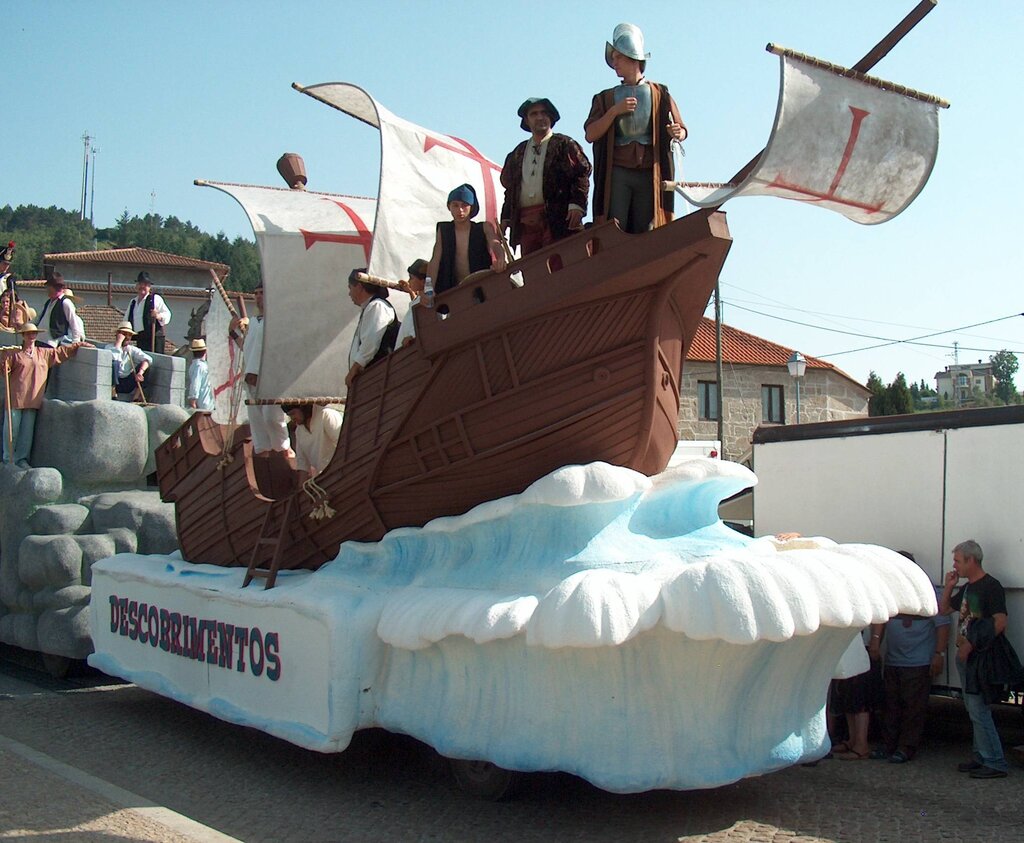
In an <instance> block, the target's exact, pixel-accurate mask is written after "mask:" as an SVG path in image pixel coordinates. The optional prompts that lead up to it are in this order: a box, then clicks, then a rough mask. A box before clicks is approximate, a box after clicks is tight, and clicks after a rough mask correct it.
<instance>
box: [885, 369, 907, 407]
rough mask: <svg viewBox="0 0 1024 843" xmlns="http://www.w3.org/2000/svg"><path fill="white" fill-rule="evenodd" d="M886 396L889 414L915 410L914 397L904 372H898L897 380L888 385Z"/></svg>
mask: <svg viewBox="0 0 1024 843" xmlns="http://www.w3.org/2000/svg"><path fill="white" fill-rule="evenodd" d="M885 397H886V410H887V412H886V415H887V416H898V415H902V414H903V413H912V412H914V399H913V398H912V397H911V395H910V388H909V387H908V386H907V378H906V376H905V375H904V374H903V372H898V373H897V374H896V378H895V380H893V382H892V383H891V384H889V386H887V387H886V389H885Z"/></svg>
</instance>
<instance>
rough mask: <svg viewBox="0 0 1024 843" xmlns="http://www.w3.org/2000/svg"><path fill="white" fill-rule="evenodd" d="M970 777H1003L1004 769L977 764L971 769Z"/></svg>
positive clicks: (1004, 775) (1004, 776)
mask: <svg viewBox="0 0 1024 843" xmlns="http://www.w3.org/2000/svg"><path fill="white" fill-rule="evenodd" d="M971 778H972V779H1005V778H1006V770H995V769H993V768H992V767H984V766H982V765H981V764H979V765H978V769H977V770H971Z"/></svg>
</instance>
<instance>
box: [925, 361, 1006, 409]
mask: <svg viewBox="0 0 1024 843" xmlns="http://www.w3.org/2000/svg"><path fill="white" fill-rule="evenodd" d="M996 383H997V381H996V379H995V377H994V376H993V374H992V363H991V361H989V362H988V363H983V362H982V361H981V360H979V361H978V362H977V363H957V364H956V365H953V366H946V370H945V371H944V372H936V373H935V391H936V392H938V393H939V397H940V398H942V400H943V401H953V402H954V403H955V404H956V406H958V407H963V406H967V405H970V404H972V403H973V402H974V395H975V393H978V394H980V395H986V396H991V395H994V394H995V391H996Z"/></svg>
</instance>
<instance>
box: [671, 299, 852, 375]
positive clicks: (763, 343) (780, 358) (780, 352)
mask: <svg viewBox="0 0 1024 843" xmlns="http://www.w3.org/2000/svg"><path fill="white" fill-rule="evenodd" d="M793 351H794V349H792V348H786V347H785V346H784V345H778V344H777V343H773V342H769V341H768V340H766V339H763V338H761V337H758V336H755V335H754V334H748V333H747V332H746V331H741V330H740V329H739V328H733V327H732V326H731V325H726V324H725V323H724V322H723V323H722V362H723V363H726V364H729V365H743V366H783V367H784V366H785V365H786V363H787V362H789V358H790V355H791V354H792V353H793ZM804 357H805V358H806V359H807V368H808V369H829V370H831V371H833V372H835V373H836V374H837V375H841V376H842V377H844V378H846V379H847V380H850V381H852V382H853V383H856V384H857V385H858V386H860V387H862V388H863V387H864V385H863V384H861V383H859V382H858V381H856V380H854V378H852V377H850V375H848V374H846V372H844V371H843V370H842V369H840V368H838V367H836V366H834V365H832V364H831V363H829V362H828V361H826V360H820V359H818V358H817V357H811V356H810V355H809V354H805V355H804ZM686 359H687V360H692V361H695V362H702V363H713V362H714V361H715V320H714V319H708V318H707V317H706V316H705V317H702V318H701V321H700V325H698V326H697V334H696V336H694V338H693V344H692V345H691V346H690V350H689V351H688V352H687V354H686Z"/></svg>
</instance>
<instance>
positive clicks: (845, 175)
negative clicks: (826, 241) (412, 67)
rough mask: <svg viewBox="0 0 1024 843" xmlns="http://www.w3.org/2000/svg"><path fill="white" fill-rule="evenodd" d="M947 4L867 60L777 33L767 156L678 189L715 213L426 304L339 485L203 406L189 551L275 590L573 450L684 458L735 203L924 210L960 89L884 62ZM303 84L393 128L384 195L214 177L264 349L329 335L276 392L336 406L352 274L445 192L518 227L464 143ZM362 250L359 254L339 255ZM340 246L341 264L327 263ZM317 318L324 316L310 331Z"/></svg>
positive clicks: (168, 477)
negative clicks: (250, 268) (699, 346)
mask: <svg viewBox="0 0 1024 843" xmlns="http://www.w3.org/2000/svg"><path fill="white" fill-rule="evenodd" d="M933 5H934V2H933V0H922V2H921V3H919V4H918V6H917V7H915V9H914V10H913V11H912V12H911V13H910V14H909V15H908V16H907V17H906V18H905V19H904V20H903V21H902V22H901V23H900V25H898V26H897V27H896V28H894V29H893V30H892V32H890V33H889V35H887V36H886V38H884V39H883V40H882V41H881V42H880V43H879V44H878V45H877V46H876V47H875V48H874V49H872V50H871V51H870V52H869V53H868V54H867V55H866V56H865V57H864V58H863V59H862V60H861V61H860V62H858V63H857V64H856V65H854V66H853V67H852V68H849V69H847V68H843V67H840V66H838V65H834V64H831V63H829V62H824V61H821V60H819V59H815V58H812V57H810V56H806V55H803V54H799V53H795V52H793V51H790V50H785V49H782V48H778V47H775V46H774V45H769V50H770V51H771V52H773V53H775V54H776V55H778V56H779V57H780V62H781V68H782V82H781V84H782V89H781V91H780V95H779V105H778V110H777V113H776V119H775V124H774V126H773V129H772V133H771V135H770V137H769V140H768V143H767V145H766V147H765V148H764V150H763V151H762V152H761V153H759V154H758V156H756V157H755V158H754V159H753V160H752V161H751V162H750V164H748V165H747V166H745V167H744V168H742V169H741V170H740V171H739V172H738V173H737V175H736V176H735V177H734V178H733V179H732V180H731V181H730V182H728V183H725V184H717V183H693V184H676V183H665V185H664V188H665V189H672V188H674V189H676V190H677V191H679V192H680V193H682V194H683V195H685V196H686V197H687V199H688V200H689V201H690V202H691V204H693V205H694V206H696V207H698V208H699V210H697V211H695V212H693V213H690V214H688V215H686V216H683V217H681V218H679V219H677V220H675V221H672V222H670V223H669V224H667V225H665V226H663V227H661V228H657V229H654V230H652V231H649V232H646V233H643V234H637V235H630V234H625V233H623V232H622V231H620V230H619V228H618V226H617V225H616V224H615V223H614V222H608V223H603V224H600V225H597V226H595V227H593V228H590V229H588V230H586V231H584V232H581V233H579V234H576V235H574V236H572V237H570V238H568V239H566V240H563V241H560V242H558V243H555V244H554V245H552V246H549V247H547V248H546V249H543V250H541V251H539V252H536V253H534V254H531V255H529V256H528V257H525V258H523V259H521V260H518V261H515V262H513V263H512V264H511V265H510V266H509V267H508V269H507V270H506V271H504V272H488V273H483V274H481V275H480V277H471V279H467V283H464V284H463V285H461V286H459V287H457V288H455V289H453V290H450V291H448V292H446V293H444V294H442V295H440V296H438V297H437V301H436V307H435V309H433V310H431V309H427V308H424V307H417V308H415V311H416V312H415V315H413V314H412V313H410V314H409V315H408V316H406V318H415V319H416V329H417V330H416V333H417V338H416V340H415V342H414V343H413V344H412V345H411V346H409V347H407V348H403V349H399V350H397V351H396V352H394V353H392V354H391V355H389V356H388V357H386V358H384V359H383V360H381V361H379V362H378V363H376V364H374V365H372V366H371V367H369V368H368V369H367V370H366V371H365V372H363V373H362V374H361V375H360V376H359V378H358V379H357V380H356V382H355V384H354V386H353V388H352V389H351V390H350V392H349V394H348V396H347V403H346V410H345V418H344V424H343V427H342V432H341V438H340V441H339V444H338V447H337V450H336V452H335V454H334V458H333V459H332V461H331V462H330V464H329V465H328V466H327V468H326V469H324V471H323V472H322V473H321V474H319V475H318V476H317V477H316V484H317V486H318V487H319V490H312V491H310V490H309V488H308V486H307V488H306V489H305V490H304V489H299V488H296V486H295V485H294V481H292V484H291V485H289V483H288V482H285V483H284V484H283V489H284V491H281V489H282V484H281V483H279V482H277V480H276V479H275V477H273V476H263V477H258V476H257V471H256V469H255V468H254V463H253V459H252V453H251V444H250V442H249V440H248V438H247V436H246V435H245V429H244V428H242V429H241V431H239V432H238V434H237V435H235V436H233V437H232V436H230V435H229V432H228V431H227V429H226V428H225V426H224V425H223V424H220V423H218V422H217V421H215V420H214V418H213V417H212V416H211V415H210V414H204V413H196V414H195V415H193V416H192V417H191V418H190V419H189V421H188V422H186V423H185V424H184V425H183V426H182V428H181V429H180V430H178V431H177V432H176V433H175V434H173V435H172V436H171V437H170V438H169V439H168V440H167V441H166V442H165V443H164V444H163V445H162V446H161V447H160V449H159V450H158V452H157V470H158V474H159V484H160V491H161V495H162V496H163V498H164V500H166V501H173V502H174V504H175V507H176V513H177V525H178V535H179V539H180V544H181V551H182V554H183V556H184V558H185V559H187V560H189V561H191V562H195V563H212V564H216V565H230V566H248V567H249V576H247V577H246V583H248V582H249V580H250V579H251V578H252V577H253V576H263V577H264V578H266V579H267V585H268V587H269V586H270V585H272V584H273V582H274V578H275V576H276V572H277V571H278V570H279V569H293V568H306V569H316V568H318V567H319V566H321V565H323V564H324V563H326V562H328V561H330V560H331V559H333V558H334V557H335V556H336V555H337V552H338V548H339V546H340V544H341V543H342V542H344V541H350V540H355V541H376V540H379V539H380V538H381V537H382V536H383V535H384V534H385V533H386V532H387V531H389V530H391V529H394V528H396V527H404V526H419V525H423V524H425V523H426V522H428V521H430V520H431V519H434V518H438V517H441V516H446V515H455V514H459V513H463V512H466V511H467V510H469V509H470V508H472V507H473V506H475V505H477V504H479V503H482V502H484V501H489V500H494V499H497V498H501V497H503V496H506V495H512V494H515V493H518V492H522V491H523V490H524V489H525V488H526V487H527V486H528V485H529V484H530V483H532V482H533V481H535V480H537V479H539V478H540V477H542V476H544V475H545V474H547V473H549V472H551V471H553V470H555V469H557V468H559V467H561V466H564V465H568V464H580V463H589V462H593V461H605V462H608V463H612V464H616V465H621V466H626V467H628V468H632V469H635V470H637V471H640V472H643V473H645V474H648V475H653V474H656V473H658V472H660V471H662V470H663V469H664V468H665V466H666V464H667V462H668V459H669V457H670V455H671V453H672V451H673V450H674V447H675V445H676V439H677V433H676V430H677V417H678V412H679V397H680V383H681V377H682V370H683V363H684V360H685V357H686V352H687V349H688V348H689V346H690V343H691V341H692V339H693V336H694V333H695V331H696V329H697V325H698V323H699V321H700V318H701V315H702V314H703V312H704V310H705V307H706V305H707V302H708V299H709V297H710V294H711V292H712V291H713V289H714V286H715V281H716V279H717V277H718V273H719V271H720V269H721V267H722V264H723V261H724V260H725V257H726V254H727V252H728V249H729V245H730V238H729V233H728V228H727V226H726V223H725V217H724V215H723V214H722V213H721V212H720V211H719V210H718V208H719V206H720V205H721V204H722V203H723V202H724V201H726V200H727V199H729V198H732V197H735V196H743V195H748V196H749V195H762V196H766V195H767V196H775V197H778V198H785V199H791V200H796V201H801V202H806V203H810V204H812V205H814V206H815V207H819V208H824V209H827V210H831V211H834V212H837V213H840V214H843V215H844V216H846V217H848V218H849V219H851V220H854V221H856V222H859V223H863V224H876V223H880V222H885V221H886V220H889V219H891V218H892V217H894V216H895V215H897V214H899V213H900V212H902V211H903V210H904V209H905V208H906V207H907V206H908V205H909V204H910V203H911V202H912V201H913V200H914V198H915V197H916V196H917V195H918V193H919V192H920V190H921V189H922V188H923V186H924V184H925V182H926V181H927V180H928V177H929V175H930V173H931V170H932V167H933V165H934V162H935V157H936V154H937V149H938V108H941V107H946V106H947V105H948V104H947V103H945V102H944V101H943V100H941V99H939V98H937V97H933V96H930V95H927V94H922V93H919V92H917V91H913V90H911V89H909V88H906V87H904V86H902V85H897V84H894V83H890V82H885V81H884V80H880V79H877V78H875V77H870V76H867V75H865V74H866V73H867V71H868V70H870V69H871V67H872V66H873V65H874V64H875V63H876V62H877V61H878V60H879V59H881V58H882V57H883V56H884V55H885V54H886V53H887V52H888V51H889V50H890V49H891V48H892V47H893V46H894V45H895V44H896V43H897V42H898V41H899V40H900V39H901V38H902V37H903V36H904V35H905V34H906V33H907V32H908V31H909V30H910V29H911V28H912V27H913V26H914V25H915V24H916V23H917V22H918V21H919V20H920V19H921V18H923V17H924V15H925V14H927V12H928V11H929V10H930V8H931V7H932V6H933ZM294 87H296V88H297V89H298V90H299V91H301V92H302V93H305V94H307V95H309V96H311V97H313V98H314V99H317V100H319V101H321V102H323V103H325V104H327V105H329V106H331V107H332V108H335V109H337V110H339V111H342V112H344V113H346V114H348V115H350V116H352V117H354V118H355V119H357V120H359V121H361V122H363V123H366V124H368V125H370V126H373V127H375V128H377V129H378V130H379V131H380V137H381V188H380V195H379V197H378V198H377V200H376V204H374V200H365V199H363V200H359V199H358V198H354V197H343V196H333V195H327V194H310V193H306V192H305V191H304V190H298V191H295V190H293V191H287V190H285V191H274V189H271V188H256V187H247V186H243V185H224V184H214V183H204V184H210V185H211V186H214V187H217V188H219V189H221V190H224V191H225V192H227V193H229V194H231V195H232V196H233V197H234V198H236V199H237V200H238V201H239V202H240V203H241V204H242V205H243V207H244V208H245V209H246V211H247V213H248V215H249V218H250V220H251V221H252V223H253V228H254V230H255V231H256V234H257V242H258V244H259V246H260V249H261V261H262V266H263V274H264V283H265V288H266V299H267V308H268V318H267V322H266V328H265V341H269V340H271V339H272V338H273V337H274V332H275V331H276V332H277V337H278V338H279V339H280V338H282V337H287V336H289V335H291V334H295V333H296V332H302V331H305V332H307V333H308V334H310V335H312V336H315V337H318V339H323V342H324V343H325V346H324V347H318V348H317V349H315V353H311V352H310V350H309V349H308V348H306V347H303V346H301V345H295V344H293V345H292V346H290V347H289V349H288V352H287V353H282V354H274V355H271V360H272V363H273V364H274V365H277V366H278V369H280V367H281V366H283V365H285V364H287V365H288V366H291V369H290V370H287V371H285V370H280V371H277V373H276V374H274V373H270V374H267V373H266V372H265V371H264V369H263V368H261V370H260V385H261V386H260V388H261V390H264V389H266V393H264V394H261V396H260V397H261V398H263V397H266V398H268V399H274V398H277V399H284V398H285V397H287V399H288V400H289V401H294V400H296V399H297V400H309V401H316V400H318V399H317V398H316V396H324V395H328V396H329V395H339V394H340V391H341V387H340V380H341V378H343V376H344V370H345V366H344V364H343V361H344V359H345V357H344V354H345V351H346V350H347V344H346V343H347V341H348V339H349V338H350V337H351V332H352V329H353V325H354V320H352V319H351V318H350V320H349V322H348V323H347V324H346V325H345V327H344V328H343V329H342V330H340V331H339V330H338V324H339V322H338V318H337V313H336V312H335V311H337V312H340V310H341V309H342V308H343V307H344V306H345V302H344V298H345V297H344V293H343V291H341V290H340V288H341V286H342V285H343V283H344V281H343V279H344V278H346V277H347V275H348V270H349V269H350V268H352V267H355V266H359V265H361V264H363V263H364V258H368V259H369V267H370V271H371V273H373V274H375V275H378V276H381V277H385V278H388V277H390V278H394V277H397V276H398V275H399V274H400V273H401V272H402V268H403V267H404V266H405V264H406V263H407V262H408V261H409V260H410V259H411V258H412V257H414V256H415V255H416V254H418V253H421V252H422V251H425V245H424V244H425V243H426V244H429V243H430V242H431V240H432V237H433V226H434V221H435V220H436V219H437V217H438V215H439V212H440V210H441V209H442V208H443V207H444V201H443V196H444V194H445V192H446V191H447V190H448V189H449V188H450V187H451V186H453V185H455V184H458V183H459V182H462V181H475V182H476V183H477V184H478V185H479V183H480V180H481V179H482V180H483V191H482V195H483V196H484V200H485V201H484V203H483V204H484V206H485V218H486V219H490V220H493V219H495V218H496V209H497V207H498V201H499V195H500V190H501V186H500V183H499V182H498V180H497V173H498V172H500V170H499V168H498V167H497V166H496V165H494V164H493V163H492V162H489V161H487V160H486V159H484V158H483V157H482V156H480V154H479V153H478V152H477V151H476V150H475V148H474V147H472V146H471V145H470V144H468V143H466V142H465V141H462V140H461V139H459V138H454V137H449V136H444V135H438V134H437V133H434V132H430V131H428V130H425V129H422V128H420V127H418V126H414V125H412V124H410V123H408V122H406V121H404V120H401V119H400V118H397V117H395V116H394V115H392V114H391V113H390V112H388V111H387V110H386V109H385V108H383V107H382V106H381V105H380V104H379V103H377V102H376V101H374V100H373V99H372V97H370V95H369V94H367V93H366V92H365V91H363V90H362V89H360V88H358V87H356V86H354V85H348V84H344V83H328V84H324V85H317V86H311V87H308V88H303V87H301V86H294ZM460 167H461V168H462V169H459V168H460ZM303 180H304V179H303ZM268 203H269V204H268ZM360 203H362V204H360ZM267 208H271V210H267ZM328 211H330V213H333V214H335V215H338V216H339V220H340V221H335V222H332V221H331V220H330V218H329V217H328V216H326V215H327V213H328ZM371 216H372V217H374V221H373V227H372V230H373V234H372V238H371V235H370V230H371V224H370V221H369V218H370V217H371ZM310 220H312V222H310ZM317 226H319V227H320V228H321V229H323V228H324V227H325V226H327V227H331V226H333V230H329V231H326V232H323V231H320V232H318V231H316V230H314V229H315V228H316V227H317ZM289 233H290V234H291V235H293V236H292V237H291V239H290V240H289V239H288V238H286V237H285V236H284V235H286V234H289ZM371 241H372V254H371ZM343 248H344V249H348V250H349V251H348V252H347V253H345V254H347V255H348V256H347V257H345V258H340V257H338V256H341V255H342V254H343V251H342V249H343ZM289 249H290V250H291V251H289ZM331 249H334V251H329V250H331ZM328 255H331V256H333V259H335V260H336V262H335V264H333V265H332V266H328V265H327V264H325V263H323V261H324V260H327V257H326V256H328ZM282 256H284V257H282ZM316 260H320V261H321V263H319V264H314V263H311V262H313V261H316ZM301 261H305V262H306V263H304V264H303V263H301ZM338 261H340V262H338ZM303 284H305V285H307V287H301V286H300V285H303ZM316 284H319V286H310V285H316ZM299 300H305V301H315V302H317V303H318V304H320V305H323V306H318V307H313V308H308V307H307V308H306V309H305V310H304V311H303V312H302V313H301V314H298V315H296V312H295V309H294V308H290V307H289V303H290V302H291V303H294V302H295V301H299ZM275 308H276V309H275ZM351 316H352V314H351V313H350V314H349V317H351ZM318 317H319V318H321V319H322V320H324V321H323V322H322V324H321V325H320V326H319V328H317V326H316V325H313V327H312V329H311V326H310V323H309V320H310V319H314V320H315V319H316V318H318ZM289 319H291V320H292V321H291V322H289V321H288V320H289ZM208 340H209V338H208ZM304 354H307V355H308V357H307V359H305V360H303V359H302V356H303V355H304ZM267 358H268V354H267V352H266V349H265V350H264V364H266V362H267ZM324 359H333V361H334V364H333V370H334V371H333V377H334V386H333V388H332V386H331V385H330V384H327V385H325V383H324V381H325V379H326V380H328V381H329V380H330V372H329V371H327V370H326V369H325V367H324V365H323V360H324ZM328 368H329V367H328ZM311 372H317V373H319V374H318V376H317V377H315V378H312V379H311V378H310V377H309V375H310V373H311ZM325 504H326V506H325ZM325 511H327V512H333V514H332V515H330V516H329V517H322V516H323V515H324V513H325Z"/></svg>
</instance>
